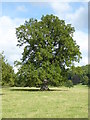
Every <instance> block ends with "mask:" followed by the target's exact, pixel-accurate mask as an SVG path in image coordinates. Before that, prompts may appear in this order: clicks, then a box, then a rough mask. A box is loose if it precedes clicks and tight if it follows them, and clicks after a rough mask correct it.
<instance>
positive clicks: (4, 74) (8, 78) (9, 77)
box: [0, 53, 15, 86]
mask: <svg viewBox="0 0 90 120" xmlns="http://www.w3.org/2000/svg"><path fill="white" fill-rule="evenodd" d="M0 64H1V65H0V79H1V80H0V82H1V83H0V84H1V85H2V86H14V81H15V73H14V70H13V67H12V66H11V65H10V64H9V63H8V62H7V60H6V59H5V56H4V55H3V53H1V54H0Z"/></svg>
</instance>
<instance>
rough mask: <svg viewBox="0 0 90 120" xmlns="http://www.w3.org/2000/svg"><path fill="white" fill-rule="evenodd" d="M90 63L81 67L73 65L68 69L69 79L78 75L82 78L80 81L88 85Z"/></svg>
mask: <svg viewBox="0 0 90 120" xmlns="http://www.w3.org/2000/svg"><path fill="white" fill-rule="evenodd" d="M89 68H90V65H89V64H88V65H85V66H81V67H79V66H78V67H75V66H72V67H71V68H70V69H69V70H68V75H67V76H68V79H73V77H74V75H77V76H78V77H79V79H80V83H81V84H82V85H88V84H89V80H90V71H89Z"/></svg>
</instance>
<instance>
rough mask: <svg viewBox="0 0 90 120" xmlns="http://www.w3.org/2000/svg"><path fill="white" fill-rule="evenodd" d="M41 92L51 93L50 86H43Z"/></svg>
mask: <svg viewBox="0 0 90 120" xmlns="http://www.w3.org/2000/svg"><path fill="white" fill-rule="evenodd" d="M40 90H41V91H49V90H50V89H49V88H48V86H44V85H43V86H41V88H40Z"/></svg>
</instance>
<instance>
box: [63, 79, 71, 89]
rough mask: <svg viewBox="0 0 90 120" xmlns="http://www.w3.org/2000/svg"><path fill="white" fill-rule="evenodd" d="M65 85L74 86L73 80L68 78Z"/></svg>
mask: <svg viewBox="0 0 90 120" xmlns="http://www.w3.org/2000/svg"><path fill="white" fill-rule="evenodd" d="M65 87H69V88H70V87H73V83H72V80H67V82H65Z"/></svg>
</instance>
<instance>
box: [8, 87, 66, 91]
mask: <svg viewBox="0 0 90 120" xmlns="http://www.w3.org/2000/svg"><path fill="white" fill-rule="evenodd" d="M10 90H11V91H31V92H35V91H38V92H41V91H42V90H40V89H37V88H35V89H33V88H30V89H28V88H14V89H10ZM51 91H68V90H65V89H64V90H62V89H54V88H53V89H49V90H47V92H51ZM42 92H43V91H42Z"/></svg>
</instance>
